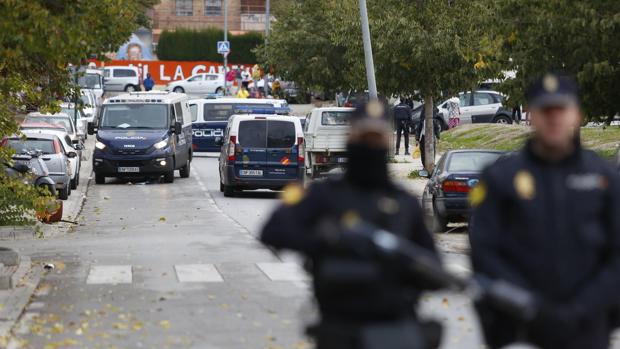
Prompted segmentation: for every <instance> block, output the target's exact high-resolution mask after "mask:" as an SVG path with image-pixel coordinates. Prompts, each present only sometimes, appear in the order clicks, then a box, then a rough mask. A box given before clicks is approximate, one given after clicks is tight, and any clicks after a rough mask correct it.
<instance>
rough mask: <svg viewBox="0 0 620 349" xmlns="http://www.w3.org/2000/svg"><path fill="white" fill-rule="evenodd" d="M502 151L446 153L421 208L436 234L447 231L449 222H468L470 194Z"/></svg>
mask: <svg viewBox="0 0 620 349" xmlns="http://www.w3.org/2000/svg"><path fill="white" fill-rule="evenodd" d="M502 154H503V152H500V151H494V150H478V149H469V150H452V151H448V152H446V153H445V154H444V155H443V156H442V157H441V159H440V160H439V162H438V163H437V166H436V167H435V170H434V171H433V173H432V174H431V175H430V178H429V181H428V183H427V184H426V188H424V194H423V196H422V205H423V206H424V212H425V214H426V219H427V222H428V224H429V228H430V229H432V231H433V232H443V231H446V230H447V225H448V223H457V222H467V220H468V219H469V214H470V206H469V202H468V198H467V196H468V194H469V191H470V190H471V188H473V187H474V186H476V184H478V181H479V180H480V173H481V172H482V170H483V169H484V168H485V167H486V166H488V165H490V164H491V163H493V162H495V160H497V159H498V158H499V157H500V156H501V155H502Z"/></svg>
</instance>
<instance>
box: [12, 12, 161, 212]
mask: <svg viewBox="0 0 620 349" xmlns="http://www.w3.org/2000/svg"><path fill="white" fill-rule="evenodd" d="M156 1H157V0H139V1H135V0H80V1H73V0H29V1H23V0H0V13H2V16H0V139H1V138H3V137H5V136H8V135H12V134H15V133H17V131H18V126H17V124H16V122H15V114H17V113H18V112H20V111H23V110H24V109H26V108H31V109H42V110H49V109H53V108H55V107H56V101H57V100H58V99H59V97H61V96H65V95H69V94H71V93H72V92H71V91H70V74H69V70H68V65H69V64H73V65H79V64H81V63H82V62H84V61H85V60H86V59H88V58H90V57H91V56H93V55H95V56H98V57H102V55H103V53H105V52H108V51H113V50H115V49H116V48H117V47H118V46H120V45H121V44H123V43H124V42H125V41H126V40H127V39H128V38H129V36H130V35H131V33H132V32H133V31H134V30H135V29H136V28H137V26H138V25H139V23H142V24H144V11H145V6H150V5H152V4H153V3H155V2H156ZM73 93H78V91H73ZM10 156H11V154H10V151H9V150H8V149H6V148H4V147H0V224H7V223H16V222H17V221H18V220H19V219H18V218H19V217H20V215H21V214H22V213H23V214H26V218H27V217H32V210H34V209H35V208H36V207H37V205H38V204H39V203H38V202H39V194H38V193H37V192H35V191H34V190H33V188H30V187H27V186H25V185H24V184H23V183H22V182H21V181H19V180H15V179H10V178H7V176H6V174H5V169H4V166H5V165H4V164H6V163H9V162H10V161H11V160H10Z"/></svg>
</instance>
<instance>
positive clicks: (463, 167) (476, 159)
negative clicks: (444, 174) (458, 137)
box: [447, 152, 501, 172]
mask: <svg viewBox="0 0 620 349" xmlns="http://www.w3.org/2000/svg"><path fill="white" fill-rule="evenodd" d="M500 155H501V154H500V153H490V152H464V153H454V154H452V156H451V157H450V161H449V162H448V169H447V170H448V172H482V170H483V169H484V168H485V167H486V166H487V165H490V164H491V163H493V162H495V160H497V158H499V157H500Z"/></svg>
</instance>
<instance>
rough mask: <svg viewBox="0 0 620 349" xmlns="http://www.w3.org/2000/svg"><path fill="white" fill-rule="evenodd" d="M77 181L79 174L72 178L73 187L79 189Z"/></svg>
mask: <svg viewBox="0 0 620 349" xmlns="http://www.w3.org/2000/svg"><path fill="white" fill-rule="evenodd" d="M77 181H78V176H75V178H74V179H72V180H71V189H77V186H78V183H77Z"/></svg>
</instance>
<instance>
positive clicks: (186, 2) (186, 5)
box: [176, 0, 194, 16]
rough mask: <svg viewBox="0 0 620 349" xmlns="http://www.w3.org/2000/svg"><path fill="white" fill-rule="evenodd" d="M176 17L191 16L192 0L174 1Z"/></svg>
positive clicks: (192, 9) (192, 13) (192, 12)
mask: <svg viewBox="0 0 620 349" xmlns="http://www.w3.org/2000/svg"><path fill="white" fill-rule="evenodd" d="M176 6H177V11H176V12H177V16H193V15H194V0H176Z"/></svg>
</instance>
